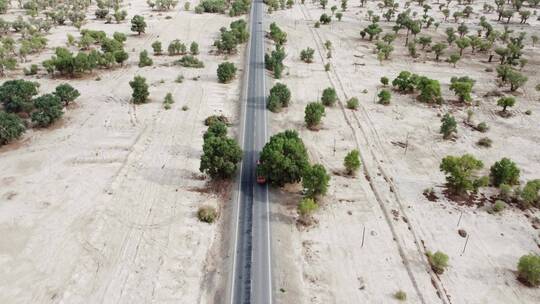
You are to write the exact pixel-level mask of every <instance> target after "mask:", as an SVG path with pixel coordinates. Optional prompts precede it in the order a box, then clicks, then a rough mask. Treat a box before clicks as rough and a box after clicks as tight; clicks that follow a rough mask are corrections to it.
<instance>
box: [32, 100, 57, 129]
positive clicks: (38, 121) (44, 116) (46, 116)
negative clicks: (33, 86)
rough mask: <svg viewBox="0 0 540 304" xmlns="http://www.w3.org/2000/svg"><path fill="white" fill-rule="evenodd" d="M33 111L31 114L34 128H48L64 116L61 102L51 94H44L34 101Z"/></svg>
mask: <svg viewBox="0 0 540 304" xmlns="http://www.w3.org/2000/svg"><path fill="white" fill-rule="evenodd" d="M34 108H35V111H34V112H33V113H32V115H31V118H32V122H33V123H34V124H35V126H36V127H39V128H44V127H48V126H50V125H51V124H52V123H54V122H55V121H56V120H58V119H59V118H60V117H62V115H63V114H64V112H63V110H62V101H60V98H59V97H58V96H56V95H53V94H45V95H42V96H40V97H38V98H36V99H35V100H34Z"/></svg>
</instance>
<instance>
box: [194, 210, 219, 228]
mask: <svg viewBox="0 0 540 304" xmlns="http://www.w3.org/2000/svg"><path fill="white" fill-rule="evenodd" d="M217 216H218V214H217V211H216V208H214V207H210V206H203V207H200V208H199V210H198V211H197V218H198V219H199V221H201V222H204V223H209V224H212V223H213V222H215V220H216V219H217Z"/></svg>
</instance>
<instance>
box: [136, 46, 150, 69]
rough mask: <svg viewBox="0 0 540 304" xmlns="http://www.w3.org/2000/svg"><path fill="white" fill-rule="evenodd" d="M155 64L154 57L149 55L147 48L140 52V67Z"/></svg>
mask: <svg viewBox="0 0 540 304" xmlns="http://www.w3.org/2000/svg"><path fill="white" fill-rule="evenodd" d="M152 64H154V62H153V61H152V59H151V58H150V57H148V52H147V51H146V50H144V51H142V52H140V53H139V67H140V68H143V67H145V66H151V65H152Z"/></svg>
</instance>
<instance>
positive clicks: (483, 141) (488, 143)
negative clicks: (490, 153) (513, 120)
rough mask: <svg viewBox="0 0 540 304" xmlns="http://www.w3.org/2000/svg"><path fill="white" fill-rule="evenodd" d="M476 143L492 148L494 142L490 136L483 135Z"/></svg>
mask: <svg viewBox="0 0 540 304" xmlns="http://www.w3.org/2000/svg"><path fill="white" fill-rule="evenodd" d="M476 144H477V145H479V146H480V147H486V148H490V147H491V145H492V144H493V141H492V140H491V138H489V137H482V138H480V139H479V140H478V142H477V143H476Z"/></svg>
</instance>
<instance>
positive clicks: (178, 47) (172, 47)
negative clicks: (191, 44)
mask: <svg viewBox="0 0 540 304" xmlns="http://www.w3.org/2000/svg"><path fill="white" fill-rule="evenodd" d="M186 50H187V48H186V45H185V44H183V43H182V42H181V41H180V40H178V39H175V40H173V41H171V43H169V46H168V47H167V52H168V53H169V56H174V55H182V54H185V53H186Z"/></svg>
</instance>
